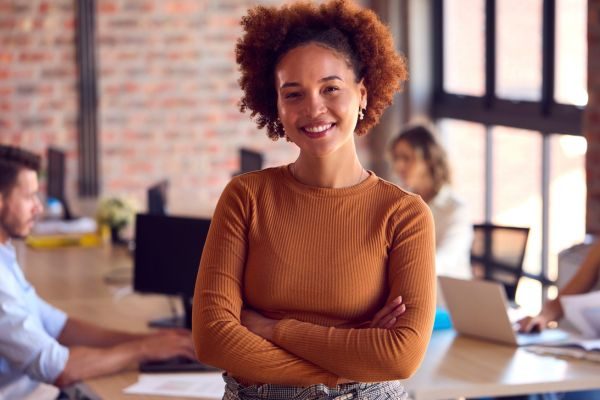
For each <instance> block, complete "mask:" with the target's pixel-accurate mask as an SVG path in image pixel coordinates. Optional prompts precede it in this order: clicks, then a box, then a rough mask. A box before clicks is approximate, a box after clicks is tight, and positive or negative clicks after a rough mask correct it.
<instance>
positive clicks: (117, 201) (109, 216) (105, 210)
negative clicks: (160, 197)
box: [96, 197, 137, 229]
mask: <svg viewBox="0 0 600 400" xmlns="http://www.w3.org/2000/svg"><path fill="white" fill-rule="evenodd" d="M136 211H137V207H136V204H135V202H134V201H132V200H131V199H126V198H119V197H110V198H106V199H102V200H101V201H100V204H99V205H98V212H97V214H96V217H97V218H98V222H100V223H102V224H106V225H108V226H109V227H111V228H115V229H122V228H124V227H126V226H128V225H130V224H132V223H133V220H134V217H135V213H136Z"/></svg>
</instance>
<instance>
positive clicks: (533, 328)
mask: <svg viewBox="0 0 600 400" xmlns="http://www.w3.org/2000/svg"><path fill="white" fill-rule="evenodd" d="M543 325H544V324H543V323H542V321H541V320H540V319H539V318H532V319H531V321H529V323H528V324H527V326H526V327H525V332H541V331H542V329H544V326H543Z"/></svg>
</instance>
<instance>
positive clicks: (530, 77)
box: [433, 0, 587, 311]
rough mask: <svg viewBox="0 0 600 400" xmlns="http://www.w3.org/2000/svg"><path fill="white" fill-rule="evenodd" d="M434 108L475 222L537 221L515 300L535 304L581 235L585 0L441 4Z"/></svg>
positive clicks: (451, 0)
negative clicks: (560, 255) (562, 253)
mask: <svg viewBox="0 0 600 400" xmlns="http://www.w3.org/2000/svg"><path fill="white" fill-rule="evenodd" d="M433 4H434V15H433V26H434V30H435V31H434V41H435V42H434V105H433V116H434V118H435V119H436V121H437V123H438V126H439V128H440V131H441V133H442V138H443V140H444V142H445V144H446V146H447V148H448V153H449V158H450V161H451V162H452V164H453V169H454V186H455V188H456V189H457V191H459V192H460V193H462V195H463V197H465V199H466V200H467V201H468V202H469V203H470V206H471V209H472V215H473V218H474V222H492V223H495V224H501V225H513V226H528V227H530V228H531V231H530V232H531V233H530V238H529V243H528V248H527V254H526V259H525V264H524V269H525V272H526V275H527V277H526V278H525V279H524V280H523V281H522V282H521V284H520V288H519V292H518V293H517V302H519V303H521V304H522V305H524V306H525V307H526V308H528V309H530V310H531V311H536V309H537V308H539V306H540V304H541V301H542V294H543V293H545V292H546V291H545V290H544V289H546V288H548V287H549V286H551V283H552V281H553V280H555V279H556V275H557V255H558V253H559V252H560V251H561V250H562V249H565V248H567V247H569V246H571V245H573V244H575V243H577V242H581V241H582V240H583V237H584V234H585V231H584V228H585V227H584V225H585V218H584V212H585V206H584V205H585V177H584V154H585V148H586V142H585V139H584V138H583V137H582V136H581V119H582V109H581V107H582V106H584V105H585V104H586V102H587V93H586V87H585V81H586V68H585V65H586V58H587V54H586V47H587V46H586V40H587V39H586V33H585V26H586V10H587V4H586V1H585V0H528V1H525V2H523V1H521V0H502V1H495V0H434V3H433Z"/></svg>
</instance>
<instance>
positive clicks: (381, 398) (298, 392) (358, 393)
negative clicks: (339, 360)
mask: <svg viewBox="0 0 600 400" xmlns="http://www.w3.org/2000/svg"><path fill="white" fill-rule="evenodd" d="M223 380H224V381H225V384H226V385H225V395H224V396H223V400H406V399H408V395H407V394H406V391H405V390H404V387H403V386H402V385H401V384H400V381H387V382H378V383H349V384H344V385H338V386H336V387H335V388H330V387H327V386H325V385H323V384H318V385H312V386H309V387H296V386H282V385H269V384H265V385H252V386H243V385H240V384H239V383H238V382H237V381H236V380H235V379H233V378H232V377H230V376H227V375H225V374H223Z"/></svg>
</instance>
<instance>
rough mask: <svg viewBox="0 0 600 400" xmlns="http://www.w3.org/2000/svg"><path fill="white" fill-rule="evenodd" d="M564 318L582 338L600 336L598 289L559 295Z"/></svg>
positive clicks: (599, 299) (599, 292) (599, 298)
mask: <svg viewBox="0 0 600 400" xmlns="http://www.w3.org/2000/svg"><path fill="white" fill-rule="evenodd" d="M560 299H561V300H560V301H561V305H562V308H563V310H564V311H565V318H566V319H567V320H569V322H571V323H572V324H573V326H575V328H576V329H577V330H578V331H579V332H581V334H582V335H583V337H584V338H586V339H591V338H597V337H600V291H595V292H591V293H587V294H577V295H565V296H561V298H560Z"/></svg>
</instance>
